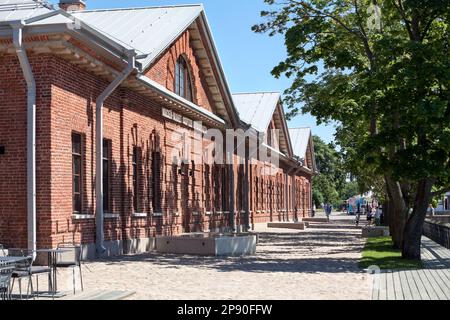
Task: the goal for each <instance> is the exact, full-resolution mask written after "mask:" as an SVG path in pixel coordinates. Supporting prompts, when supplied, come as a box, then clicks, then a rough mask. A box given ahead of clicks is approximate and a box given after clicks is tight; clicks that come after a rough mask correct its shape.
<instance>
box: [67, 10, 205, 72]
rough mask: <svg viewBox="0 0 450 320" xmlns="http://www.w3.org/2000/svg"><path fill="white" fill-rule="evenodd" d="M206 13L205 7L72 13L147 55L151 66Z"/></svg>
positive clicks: (145, 63) (145, 61) (146, 63)
mask: <svg viewBox="0 0 450 320" xmlns="http://www.w3.org/2000/svg"><path fill="white" fill-rule="evenodd" d="M202 11H203V6H202V5H183V6H166V7H146V8H128V9H107V10H85V11H72V12H70V14H72V15H73V16H74V17H76V18H77V19H80V20H81V21H83V22H85V23H86V24H88V25H90V26H91V27H93V28H95V29H97V30H99V31H100V32H102V33H104V34H106V35H108V36H109V37H111V38H112V39H115V40H116V41H118V42H119V43H121V44H124V45H126V46H129V47H132V48H134V49H136V51H138V52H139V53H141V54H148V57H147V58H146V59H145V60H143V61H142V64H143V65H144V66H147V65H148V64H150V63H151V62H152V61H153V60H154V59H155V58H156V57H158V56H159V54H160V53H161V52H162V51H164V50H165V49H166V48H167V47H168V46H169V45H170V44H171V43H172V42H173V41H174V40H175V39H176V38H177V37H179V36H180V35H181V34H182V33H183V32H184V30H185V29H186V28H188V27H189V26H190V25H191V24H192V23H193V22H194V20H195V19H197V17H198V16H199V15H200V13H201V12H202Z"/></svg>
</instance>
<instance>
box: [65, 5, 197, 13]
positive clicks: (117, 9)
mask: <svg viewBox="0 0 450 320" xmlns="http://www.w3.org/2000/svg"><path fill="white" fill-rule="evenodd" d="M185 7H202V8H203V7H204V6H203V4H202V3H193V4H176V5H166V6H147V7H129V8H104V9H92V10H81V11H69V12H70V13H74V12H75V13H90V12H109V11H126V10H130V11H131V10H146V9H163V8H185Z"/></svg>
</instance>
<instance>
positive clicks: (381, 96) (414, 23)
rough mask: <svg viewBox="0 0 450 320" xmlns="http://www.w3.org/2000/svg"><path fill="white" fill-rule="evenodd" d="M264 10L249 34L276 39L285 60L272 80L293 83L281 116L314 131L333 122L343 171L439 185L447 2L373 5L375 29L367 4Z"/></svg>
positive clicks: (449, 108)
mask: <svg viewBox="0 0 450 320" xmlns="http://www.w3.org/2000/svg"><path fill="white" fill-rule="evenodd" d="M266 3H268V4H271V5H273V6H274V8H275V10H274V11H273V12H271V13H270V14H265V15H264V17H265V18H266V19H267V20H266V22H265V23H263V24H262V25H264V27H262V28H258V30H256V31H257V32H269V33H271V32H280V33H283V34H284V35H285V45H286V48H287V52H288V56H287V58H286V60H285V61H282V62H281V63H280V64H279V65H278V66H276V67H275V68H274V70H273V71H272V73H273V75H274V76H276V77H280V76H281V75H283V74H284V75H286V76H288V77H289V78H290V79H292V86H291V87H290V88H288V89H287V90H286V92H285V101H284V102H285V105H286V106H287V107H288V109H289V113H288V115H289V117H295V116H296V115H298V114H300V113H302V112H309V113H311V114H312V115H313V116H315V117H316V118H317V120H318V122H319V123H322V122H329V121H335V122H337V123H339V124H340V125H339V128H338V133H337V135H336V139H337V143H338V144H339V146H340V148H341V150H342V153H343V156H344V158H345V159H346V166H347V167H348V168H349V169H350V170H351V171H352V173H353V174H354V175H355V176H357V177H358V176H359V177H361V179H363V178H364V177H369V176H370V177H372V178H374V179H375V177H379V176H383V175H384V174H386V173H387V174H389V175H391V176H393V177H395V178H396V179H397V180H398V181H401V182H402V181H403V182H406V183H409V184H411V185H417V181H419V180H421V179H428V178H430V179H433V180H434V179H436V180H437V184H438V185H444V186H445V184H446V183H447V182H446V181H449V180H450V170H449V162H450V134H449V130H450V102H449V97H450V94H449V84H450V54H449V43H450V41H449V28H450V23H449V16H450V14H449V11H450V10H449V1H448V0H430V1H423V0H403V1H392V0H384V1H377V4H378V6H379V9H380V10H381V21H380V24H381V27H380V28H378V29H376V30H369V29H368V25H369V23H368V22H369V21H368V18H369V16H370V14H371V12H372V13H373V10H371V9H370V6H371V5H372V1H353V0H338V1H332V2H330V1H324V0H308V1H300V2H299V1H286V2H284V3H280V4H278V3H277V4H276V3H275V2H274V1H266ZM374 179H372V180H374ZM369 180H370V179H369ZM449 187H450V186H449ZM411 198H414V197H411Z"/></svg>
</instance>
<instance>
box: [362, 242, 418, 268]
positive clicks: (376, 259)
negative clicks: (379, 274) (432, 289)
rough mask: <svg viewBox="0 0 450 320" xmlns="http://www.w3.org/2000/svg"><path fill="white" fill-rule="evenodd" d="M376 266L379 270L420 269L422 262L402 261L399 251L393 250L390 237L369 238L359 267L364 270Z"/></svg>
mask: <svg viewBox="0 0 450 320" xmlns="http://www.w3.org/2000/svg"><path fill="white" fill-rule="evenodd" d="M373 265H375V266H378V267H380V269H382V270H385V269H421V268H422V262H420V261H416V260H406V259H402V253H401V251H400V250H396V249H394V248H393V243H392V238H391V237H379V238H369V239H368V240H367V243H366V246H365V247H364V250H363V253H362V258H361V261H360V262H359V267H360V268H363V269H366V268H368V267H369V266H373Z"/></svg>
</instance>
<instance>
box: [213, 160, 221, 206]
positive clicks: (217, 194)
mask: <svg viewBox="0 0 450 320" xmlns="http://www.w3.org/2000/svg"><path fill="white" fill-rule="evenodd" d="M220 174H221V170H220V166H219V165H217V164H214V177H213V181H214V209H215V210H216V211H221V210H222V206H221V199H222V196H221V190H222V188H221V187H220V182H221V178H220Z"/></svg>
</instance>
